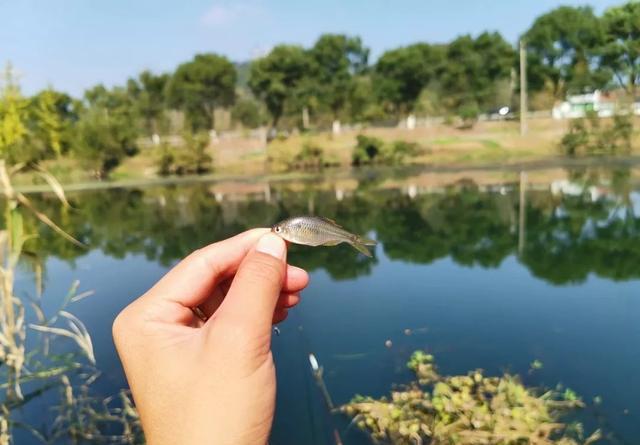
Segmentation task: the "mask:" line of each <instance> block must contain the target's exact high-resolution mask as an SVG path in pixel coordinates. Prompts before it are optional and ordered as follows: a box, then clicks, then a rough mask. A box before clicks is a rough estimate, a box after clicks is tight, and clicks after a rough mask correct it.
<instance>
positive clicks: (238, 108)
mask: <svg viewBox="0 0 640 445" xmlns="http://www.w3.org/2000/svg"><path fill="white" fill-rule="evenodd" d="M231 118H232V119H233V121H234V122H239V123H240V124H242V126H243V127H245V128H257V127H259V126H260V125H262V124H263V123H264V120H265V116H264V111H263V109H262V107H261V104H260V103H259V102H257V101H256V100H255V99H253V98H243V99H240V100H238V101H237V102H236V104H235V105H234V106H233V109H232V110H231Z"/></svg>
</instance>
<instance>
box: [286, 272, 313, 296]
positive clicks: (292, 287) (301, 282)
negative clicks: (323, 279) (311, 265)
mask: <svg viewBox="0 0 640 445" xmlns="http://www.w3.org/2000/svg"><path fill="white" fill-rule="evenodd" d="M308 284H309V274H308V273H307V271H306V270H304V269H301V268H299V267H296V266H291V265H287V278H286V279H285V281H284V286H283V290H285V291H286V292H300V291H301V290H302V289H304V288H305V287H307V285H308Z"/></svg>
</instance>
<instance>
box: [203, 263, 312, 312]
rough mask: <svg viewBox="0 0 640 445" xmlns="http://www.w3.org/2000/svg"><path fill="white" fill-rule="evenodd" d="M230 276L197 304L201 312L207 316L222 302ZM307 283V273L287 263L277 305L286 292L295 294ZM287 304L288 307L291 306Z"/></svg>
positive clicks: (298, 298) (229, 283)
mask: <svg viewBox="0 0 640 445" xmlns="http://www.w3.org/2000/svg"><path fill="white" fill-rule="evenodd" d="M232 281H233V280H232V278H228V279H226V280H224V281H222V282H220V283H219V284H218V285H217V286H216V287H215V288H214V289H213V291H212V293H211V296H210V297H209V298H207V299H206V300H205V301H204V302H203V303H201V304H200V305H198V307H199V308H200V310H201V311H202V312H203V314H204V315H205V316H206V317H207V318H209V317H211V316H212V315H213V314H214V313H215V311H216V310H218V308H219V307H220V305H221V304H222V301H223V300H224V297H225V295H227V293H228V292H229V288H230V287H231V282H232ZM308 284H309V274H307V272H306V271H305V270H304V269H300V268H299V267H296V266H291V265H287V275H286V278H285V281H284V285H283V286H282V293H281V294H280V300H278V305H280V302H281V301H283V300H282V298H283V296H284V295H286V294H292V293H293V294H297V293H298V292H300V291H301V290H303V289H304V288H305V287H307V285H308ZM299 300H300V297H299V296H298V297H297V301H295V302H294V303H287V304H291V306H295V305H296V304H297V303H298V301H299ZM291 306H289V307H291Z"/></svg>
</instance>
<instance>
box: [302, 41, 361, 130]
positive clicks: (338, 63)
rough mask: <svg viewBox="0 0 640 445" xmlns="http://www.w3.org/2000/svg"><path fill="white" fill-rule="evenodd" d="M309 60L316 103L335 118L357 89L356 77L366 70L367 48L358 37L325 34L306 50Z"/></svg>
mask: <svg viewBox="0 0 640 445" xmlns="http://www.w3.org/2000/svg"><path fill="white" fill-rule="evenodd" d="M309 57H310V59H311V63H312V67H311V74H310V76H311V77H312V78H313V82H314V83H315V84H316V94H317V95H318V100H319V102H320V104H321V105H322V106H324V107H326V108H328V109H329V110H330V112H331V113H332V115H333V118H338V117H339V114H340V112H341V111H342V110H343V109H344V108H345V106H346V105H347V103H348V101H349V99H350V98H351V95H352V94H353V91H354V89H355V87H356V83H355V82H356V80H355V76H357V75H360V74H362V73H364V71H365V70H366V69H367V60H368V57H369V49H368V48H365V47H364V46H363V44H362V41H361V40H360V38H359V37H349V36H346V35H343V34H324V35H322V36H320V38H319V39H318V41H317V42H316V43H315V45H314V46H313V47H312V48H311V49H310V50H309Z"/></svg>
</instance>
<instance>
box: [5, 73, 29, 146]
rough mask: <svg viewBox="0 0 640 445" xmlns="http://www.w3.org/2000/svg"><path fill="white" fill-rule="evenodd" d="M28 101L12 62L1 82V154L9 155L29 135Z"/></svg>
mask: <svg viewBox="0 0 640 445" xmlns="http://www.w3.org/2000/svg"><path fill="white" fill-rule="evenodd" d="M26 106H27V103H26V101H25V100H24V99H23V97H22V95H21V94H20V88H19V86H18V83H17V82H16V80H15V78H14V75H13V70H12V67H11V65H10V64H7V66H6V68H5V72H4V79H3V83H2V84H0V154H1V155H2V156H8V155H10V154H11V151H15V149H16V148H17V147H18V146H19V145H20V144H21V143H22V142H23V141H24V139H25V137H26V136H27V127H26V126H25V120H26Z"/></svg>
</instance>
